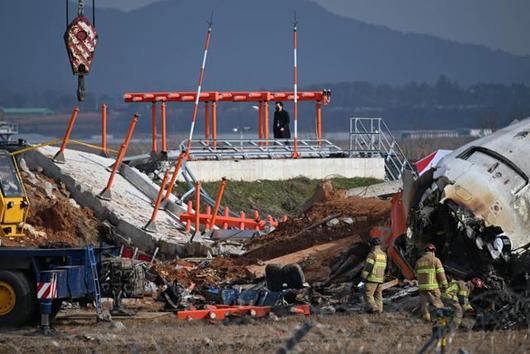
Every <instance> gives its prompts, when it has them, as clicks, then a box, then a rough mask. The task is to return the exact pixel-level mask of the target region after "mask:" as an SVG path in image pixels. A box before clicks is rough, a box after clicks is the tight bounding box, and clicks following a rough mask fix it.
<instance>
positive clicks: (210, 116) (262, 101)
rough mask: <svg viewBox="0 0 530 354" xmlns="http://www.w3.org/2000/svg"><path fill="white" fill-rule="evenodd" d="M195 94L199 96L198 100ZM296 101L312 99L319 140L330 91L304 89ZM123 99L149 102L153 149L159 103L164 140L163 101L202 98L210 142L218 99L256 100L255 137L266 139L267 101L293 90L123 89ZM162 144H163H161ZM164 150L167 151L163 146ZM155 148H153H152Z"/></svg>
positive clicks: (283, 97) (213, 136) (284, 97)
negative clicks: (166, 90)
mask: <svg viewBox="0 0 530 354" xmlns="http://www.w3.org/2000/svg"><path fill="white" fill-rule="evenodd" d="M197 96H199V99H198V100H197ZM296 96H297V101H313V102H315V111H316V112H315V123H316V137H317V140H319V141H320V140H322V106H324V105H327V104H329V102H330V100H331V92H330V91H329V90H323V91H307V92H298V93H297V95H296ZM123 99H124V101H125V102H126V103H151V104H153V107H152V120H153V124H152V125H153V127H152V129H153V134H152V135H153V144H152V145H153V150H154V149H156V148H155V146H156V111H157V108H156V105H157V104H159V103H160V105H161V110H162V127H161V128H162V132H161V134H162V140H163V142H165V141H166V129H165V121H166V114H165V113H166V103H167V102H181V103H185V102H188V103H195V102H204V103H205V109H204V122H205V124H204V140H205V141H210V140H212V144H213V146H215V145H216V142H217V103H218V102H254V103H258V139H260V140H268V139H269V138H270V134H269V102H271V101H273V102H286V101H293V102H294V101H295V94H294V92H271V91H249V92H240V91H229V92H220V91H207V92H201V93H199V94H197V92H191V91H179V92H129V93H125V94H124V96H123ZM163 145H164V144H163ZM163 151H167V150H164V149H163ZM155 152H156V151H155Z"/></svg>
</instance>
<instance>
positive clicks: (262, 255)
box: [239, 194, 391, 264]
mask: <svg viewBox="0 0 530 354" xmlns="http://www.w3.org/2000/svg"><path fill="white" fill-rule="evenodd" d="M336 195H337V194H336ZM338 195H339V197H338V198H336V199H332V200H327V201H324V202H317V203H315V204H313V205H312V206H311V207H309V208H308V209H307V211H306V212H305V213H302V214H301V215H299V216H298V217H295V218H292V219H289V220H288V221H287V222H285V223H281V224H280V225H279V226H278V228H277V229H276V230H275V231H274V232H272V233H270V234H269V235H267V236H265V237H263V238H260V239H255V240H252V241H250V242H249V244H248V245H247V246H248V248H249V249H250V251H249V252H247V253H246V254H245V255H244V256H242V257H241V258H240V259H239V261H240V262H242V263H246V264H251V263H255V262H256V260H268V259H272V258H276V257H280V256H282V255H285V254H289V253H293V252H296V251H299V250H303V249H306V248H309V247H312V246H314V245H317V244H321V243H326V242H330V241H333V240H337V239H341V238H344V237H348V236H353V235H360V236H361V237H363V238H364V237H367V236H368V233H369V231H370V229H371V228H372V227H374V226H377V225H383V224H386V223H387V222H388V220H389V218H390V208H391V205H390V202H388V201H385V200H381V199H377V198H360V197H348V198H346V197H344V196H343V195H340V194H338Z"/></svg>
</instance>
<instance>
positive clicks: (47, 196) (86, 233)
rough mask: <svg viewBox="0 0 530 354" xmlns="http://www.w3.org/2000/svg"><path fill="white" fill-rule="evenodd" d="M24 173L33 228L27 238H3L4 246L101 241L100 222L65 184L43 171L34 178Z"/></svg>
mask: <svg viewBox="0 0 530 354" xmlns="http://www.w3.org/2000/svg"><path fill="white" fill-rule="evenodd" d="M21 174H22V179H23V181H24V187H25V188H26V193H27V195H28V199H29V203H30V207H29V213H28V217H27V219H26V224H28V225H29V227H30V228H31V229H32V231H27V232H26V236H24V237H12V238H4V239H2V246H7V247H38V246H51V247H53V246H64V247H72V246H81V245H86V244H97V243H99V237H100V232H101V225H102V223H101V221H100V220H99V219H97V218H96V216H95V215H94V213H93V212H92V210H90V209H88V208H83V207H81V206H79V205H77V203H75V201H74V200H73V199H71V198H70V197H69V195H70V193H69V192H68V191H67V190H66V187H65V186H64V185H63V184H61V183H57V182H56V181H54V180H53V179H51V178H49V177H47V176H45V175H43V174H41V173H35V179H34V180H33V179H32V178H29V175H28V174H27V173H24V172H22V173H21ZM45 185H48V190H47V189H46V188H47V187H45ZM49 186H51V187H52V188H51V193H50V189H49Z"/></svg>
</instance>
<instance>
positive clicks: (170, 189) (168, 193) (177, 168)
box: [164, 151, 186, 200]
mask: <svg viewBox="0 0 530 354" xmlns="http://www.w3.org/2000/svg"><path fill="white" fill-rule="evenodd" d="M185 156H186V153H185V152H184V151H181V152H180V154H179V158H178V160H177V164H176V165H175V170H174V171H173V175H172V176H171V181H169V185H168V187H167V191H166V197H165V198H164V200H169V197H170V196H171V193H173V187H175V183H176V182H177V177H178V175H179V172H180V168H181V167H182V162H183V160H184V158H185Z"/></svg>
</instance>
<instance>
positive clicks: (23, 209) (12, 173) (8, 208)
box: [0, 150, 29, 237]
mask: <svg viewBox="0 0 530 354" xmlns="http://www.w3.org/2000/svg"><path fill="white" fill-rule="evenodd" d="M0 189H1V193H0V236H2V237H16V236H24V235H25V234H24V231H23V225H24V223H25V222H26V217H27V215H28V211H29V201H28V196H27V194H26V190H25V188H24V184H23V183H22V179H21V178H20V172H19V170H18V166H17V163H16V161H15V159H14V157H13V156H12V155H11V154H10V153H9V152H8V151H7V150H0Z"/></svg>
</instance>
